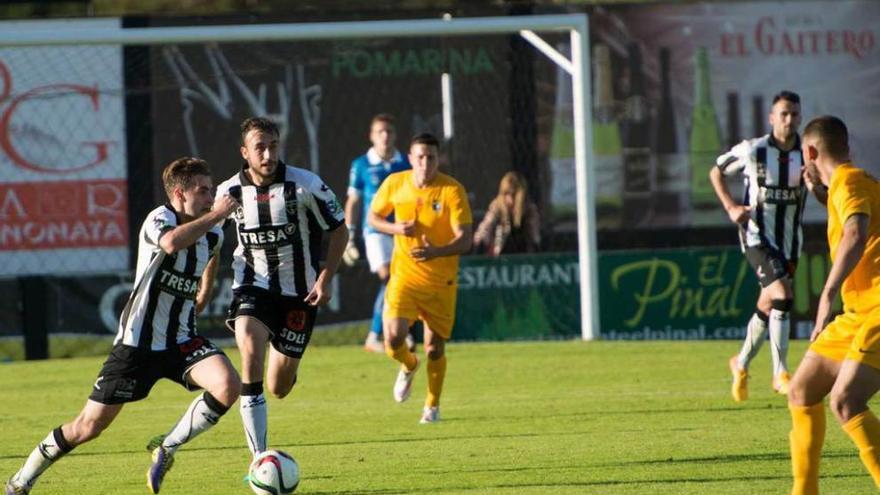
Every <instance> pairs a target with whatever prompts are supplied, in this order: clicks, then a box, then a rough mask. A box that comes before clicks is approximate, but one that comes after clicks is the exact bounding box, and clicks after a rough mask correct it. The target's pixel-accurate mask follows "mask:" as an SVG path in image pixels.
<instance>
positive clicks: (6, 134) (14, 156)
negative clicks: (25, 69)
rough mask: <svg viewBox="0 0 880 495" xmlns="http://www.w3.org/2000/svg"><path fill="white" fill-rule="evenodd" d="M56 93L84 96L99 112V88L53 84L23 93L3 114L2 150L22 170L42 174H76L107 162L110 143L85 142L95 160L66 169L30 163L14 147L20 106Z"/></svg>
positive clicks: (0, 134) (0, 131) (0, 138)
mask: <svg viewBox="0 0 880 495" xmlns="http://www.w3.org/2000/svg"><path fill="white" fill-rule="evenodd" d="M9 84H10V85H11V79H10V83H9ZM56 91H68V92H69V91H72V92H74V93H77V94H80V95H83V96H85V97H87V98H89V100H90V101H91V104H92V108H93V109H94V111H95V112H98V111H99V108H98V107H99V102H100V100H99V98H98V97H99V93H98V88H95V87H89V86H81V85H79V84H52V85H48V86H40V87H37V88H33V89H31V90H29V91H26V92H25V93H23V94H21V95H19V96H16V97H15V98H13V99H12V100H11V102H10V103H9V106H8V107H7V108H6V110H5V111H4V112H3V115H2V117H0V148H2V149H3V151H5V152H6V154H7V155H8V156H9V158H10V159H11V160H12V161H13V163H15V164H16V165H18V166H20V167H22V168H26V169H28V170H34V171H36V172H42V173H52V174H59V173H69V172H76V171H80V170H84V169H87V168H89V167H93V166H95V165H98V164H99V163H101V162H103V161H105V160H107V157H108V155H109V152H108V145H109V143H108V142H107V141H84V142H83V143H81V144H82V145H84V146H91V147H93V148H94V149H95V159H94V160H92V161H90V162H88V163H85V164H79V165H74V166H71V167H65V168H56V167H50V166H46V165H45V164H38V163H34V162H32V161H29V160H28V159H27V158H25V157H24V156H22V155H21V153H19V151H18V150H17V149H16V148H15V146H14V145H13V142H12V132H11V131H12V129H11V121H12V117H13V116H14V115H15V111H16V110H17V109H18V107H19V105H20V104H21V103H23V102H26V101H27V100H29V99H31V98H33V97H35V96H39V95H44V94H46V93H52V92H56Z"/></svg>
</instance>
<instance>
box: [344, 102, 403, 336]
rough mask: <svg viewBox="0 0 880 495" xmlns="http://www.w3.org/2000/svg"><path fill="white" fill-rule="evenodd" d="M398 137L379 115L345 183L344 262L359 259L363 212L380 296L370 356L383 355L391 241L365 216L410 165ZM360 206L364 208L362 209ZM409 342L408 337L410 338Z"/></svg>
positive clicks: (388, 119) (369, 257) (372, 325)
mask: <svg viewBox="0 0 880 495" xmlns="http://www.w3.org/2000/svg"><path fill="white" fill-rule="evenodd" d="M396 137H397V135H396V133H395V130H394V117H392V116H391V115H388V114H385V113H381V114H379V115H376V116H375V117H373V120H372V122H370V142H371V143H372V145H373V146H372V147H371V148H370V149H369V150H367V152H366V153H364V154H363V155H361V156H359V157H357V158H356V159H355V160H354V161H352V162H351V172H350V173H349V181H348V198H347V199H346V200H345V224H346V227H347V228H348V246H347V247H346V248H345V255H344V256H343V261H345V263H346V264H348V265H353V264H354V262H355V261H356V260H357V259H358V258H359V257H360V256H359V253H358V252H357V247H356V245H355V242H354V241H355V234H356V233H357V224H358V217H359V214H360V213H361V212H360V210H361V208H363V217H362V218H363V220H364V221H363V239H364V248H365V249H366V251H367V262H368V263H369V265H370V271H371V272H373V273H375V274H376V275H377V276H378V277H379V283H380V284H381V285H380V288H379V293H378V294H376V301H375V303H373V319H372V320H371V323H370V331H369V333H368V334H367V340H366V341H365V342H364V349H366V350H368V351H372V352H382V353H384V352H385V346H384V344H383V343H382V340H381V335H382V308H383V307H384V301H385V286H386V284H387V283H388V275H389V274H390V273H389V266H390V265H391V250H392V248H393V247H394V239H393V237H392V236H390V235H388V234H383V233H382V232H378V231H376V229H374V228H372V227H370V225H369V224H368V223H367V221H366V218H367V213H368V212H369V209H370V204H371V203H372V201H373V196H374V195H375V194H376V191H377V190H378V189H379V186H380V185H382V182H383V181H385V178H386V177H388V176H389V175H391V174H393V173H395V172H402V171H404V170H409V169H410V166H409V162H408V161H407V160H406V157H405V156H404V155H402V154H401V153H400V152H399V151H397V149H395V147H394V142H395V139H396ZM362 205H363V206H362ZM410 338H411V337H410Z"/></svg>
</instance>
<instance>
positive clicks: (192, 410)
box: [162, 392, 229, 454]
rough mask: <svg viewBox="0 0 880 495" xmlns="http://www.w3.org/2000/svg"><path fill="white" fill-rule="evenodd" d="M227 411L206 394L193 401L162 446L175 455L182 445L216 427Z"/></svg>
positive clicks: (226, 408)
mask: <svg viewBox="0 0 880 495" xmlns="http://www.w3.org/2000/svg"><path fill="white" fill-rule="evenodd" d="M227 410H229V408H228V407H226V406H224V405H223V404H221V403H220V402H219V401H218V400H217V399H215V398H214V396H212V395H211V394H209V393H208V392H204V393H203V394H202V395H200V396H198V397H196V398H195V400H193V401H192V403H191V404H190V405H189V408H188V409H187V410H186V412H185V413H184V414H183V416H181V418H180V419H179V420H178V421H177V424H176V425H174V428H172V429H171V432H170V433H168V436H166V437H165V440H164V441H163V442H162V446H163V447H165V448H166V449H168V450H170V451H171V453H172V454H173V453H174V452H176V451H177V449H178V448H180V446H181V445H183V444H185V443H186V442H189V441H190V440H192V439H193V438H195V437H196V436H198V435H199V434H200V433H202V432H204V431H207V430H208V429H209V428H211V427H212V426H214V425H216V424H217V422H218V421H220V417H221V416H223V415H224V414H226V411H227Z"/></svg>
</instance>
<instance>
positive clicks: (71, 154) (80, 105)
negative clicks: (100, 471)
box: [0, 15, 598, 338]
mask: <svg viewBox="0 0 880 495" xmlns="http://www.w3.org/2000/svg"><path fill="white" fill-rule="evenodd" d="M151 22H153V23H154V24H152V25H151V26H150V27H133V26H123V25H122V21H120V20H118V19H102V20H84V21H33V22H30V21H29V22H15V23H3V24H2V25H3V28H2V30H0V267H2V268H0V278H2V277H20V276H28V275H68V276H82V275H85V274H95V275H106V274H116V273H119V272H125V271H128V270H129V268H130V267H131V266H132V263H133V260H132V259H131V256H132V253H133V252H134V251H132V249H131V247H132V245H133V244H136V240H137V229H138V228H139V226H140V222H141V221H142V220H143V218H144V216H145V215H146V213H147V212H148V211H149V210H150V209H152V208H154V207H155V206H156V205H157V204H161V203H162V202H164V201H166V198H165V193H164V191H163V189H162V185H161V181H160V176H161V170H162V168H163V167H164V165H165V164H167V163H169V162H170V161H171V160H173V159H174V158H177V157H179V156H184V155H191V156H199V157H201V158H204V159H206V160H207V161H208V162H209V163H210V164H211V166H212V169H213V172H214V175H215V181H214V182H215V184H217V183H219V182H220V181H222V180H224V179H225V178H227V177H229V176H231V175H233V174H234V173H236V171H237V170H238V169H239V168H240V167H241V163H242V162H241V156H240V154H239V152H238V146H239V140H240V137H239V131H238V125H239V123H240V122H241V121H242V120H243V119H245V118H247V117H249V116H266V117H268V118H270V119H271V120H273V121H274V122H275V123H277V124H278V126H279V129H280V131H281V136H280V138H281V150H282V151H281V154H282V157H283V159H284V160H285V161H286V162H287V163H289V164H292V165H295V166H299V167H303V168H307V169H310V170H312V171H314V172H316V173H318V174H319V175H320V176H321V177H322V178H323V179H324V181H325V182H326V183H327V184H328V185H330V186H331V188H332V189H333V190H334V191H335V192H336V194H337V195H338V196H339V197H340V199H344V197H345V194H346V189H347V185H348V175H349V168H350V163H351V161H352V159H353V158H355V157H357V156H358V155H361V154H363V153H365V152H366V151H367V149H368V148H369V146H370V143H369V140H368V130H369V129H368V128H369V123H370V119H371V118H372V117H373V116H374V115H375V114H378V113H389V114H392V115H393V116H395V118H396V122H395V123H396V126H395V127H396V130H397V147H398V149H400V150H402V151H404V152H405V150H406V145H407V141H408V139H409V137H410V136H412V135H414V134H417V133H421V132H430V133H433V134H435V135H437V136H438V137H440V138H441V141H442V142H443V145H442V150H441V156H442V159H441V161H442V167H443V168H442V171H444V172H446V173H449V174H450V175H452V176H453V177H455V178H456V179H457V180H459V181H460V182H461V183H462V184H464V185H465V187H466V189H467V190H468V193H469V198H470V201H471V206H472V208H473V209H474V212H475V221H477V222H478V221H479V220H480V217H481V216H482V213H483V212H484V211H485V209H486V207H487V206H488V204H489V202H490V201H491V200H492V199H493V198H494V197H495V196H496V194H497V193H498V183H499V180H500V178H501V177H502V176H503V175H504V174H505V173H506V172H508V171H511V170H514V171H518V172H520V173H522V174H523V175H524V176H525V177H526V179H527V180H528V182H529V185H530V188H531V189H532V191H531V197H532V198H533V199H534V200H535V201H536V203H537V204H538V206H539V209H540V211H541V216H542V223H543V228H542V231H543V233H544V234H545V244H549V243H551V242H557V243H559V244H560V245H562V246H565V247H570V248H574V246H575V245H578V243H579V244H580V256H581V259H580V261H581V262H580V268H578V265H577V264H574V265H573V267H569V266H567V265H566V266H563V265H564V263H562V264H559V266H556V265H553V264H552V263H550V262H548V264H547V266H546V267H545V268H543V269H542V268H541V267H537V268H536V267H534V266H533V267H531V268H528V267H527V268H525V269H523V268H522V267H516V266H514V267H507V268H503V267H502V268H498V267H494V268H493V267H491V266H490V267H481V266H476V265H475V266H474V267H473V269H472V271H471V272H470V273H469V274H468V278H467V280H469V281H470V282H471V283H472V284H476V285H479V284H481V283H482V284H485V283H488V282H486V280H489V279H490V278H492V277H494V279H493V280H495V282H493V283H495V284H496V285H495V287H496V288H503V287H504V284H505V283H507V284H512V283H514V282H512V280H513V279H514V278H515V279H516V281H517V282H516V283H518V284H525V285H528V284H533V286H532V287H530V288H531V289H532V292H534V291H538V292H540V291H542V290H546V289H550V290H553V288H552V287H549V286H547V284H548V283H550V284H551V285H552V282H553V280H556V279H559V280H562V281H563V282H566V281H567V283H568V284H569V285H571V284H575V285H576V284H577V281H578V278H580V279H581V280H585V281H586V283H585V284H584V285H583V286H584V287H585V288H589V287H595V285H596V284H595V276H594V274H593V273H594V270H593V269H592V266H594V265H595V260H594V259H593V257H594V256H595V240H594V233H592V232H591V229H590V228H589V226H588V225H589V222H590V218H591V215H592V213H590V210H591V209H590V208H586V205H587V204H588V201H589V200H590V194H591V193H590V191H589V190H588V188H586V184H587V183H588V181H587V180H586V173H587V170H586V167H585V164H586V155H587V150H588V145H589V143H587V142H586V139H584V136H585V135H587V134H585V133H586V132H589V131H588V127H589V125H590V124H589V119H586V118H585V109H586V108H588V106H587V104H586V103H585V100H586V99H587V95H588V94H589V92H588V91H587V88H588V84H589V77H588V75H589V72H588V70H589V69H588V67H589V66H588V65H586V64H585V61H586V56H587V54H586V53H584V47H585V46H586V18H585V16H583V15H571V16H567V15H565V16H533V17H509V18H485V19H452V20H445V21H444V20H440V19H437V20H430V21H429V20H413V21H369V22H358V23H323V24H300V25H294V24H289V25H283V24H271V25H234V26H199V27H175V26H161V25H157V24H155V23H160V22H162V21H158V20H154V21H151ZM535 33H537V34H535ZM573 41H574V44H573ZM585 67H586V68H585ZM560 91H564V92H565V93H566V94H564V95H560ZM560 112H561V113H560ZM560 136H562V137H561V138H560ZM560 141H562V142H564V143H565V144H567V147H566V149H565V150H562V151H560V150H559V147H560ZM563 147H565V146H563ZM560 163H562V165H560ZM576 164H579V165H578V166H576ZM560 191H564V192H563V193H560ZM560 194H561V195H562V196H560ZM560 198H561V199H560ZM579 202H582V204H578V203H579ZM566 226H568V228H569V230H568V232H566ZM566 235H567V236H569V237H570V238H571V242H568V243H567V244H566V242H565V236H566ZM227 237H234V236H227ZM232 241H234V239H229V240H228V241H227V243H230V242H232ZM551 247H552V246H551ZM560 267H562V268H560ZM493 270H494V271H493ZM541 270H543V271H541ZM492 273H494V274H495V275H492ZM487 277H488V278H487ZM505 277H506V278H505ZM554 277H555V278H554ZM548 281H549V282H548ZM542 284H544V285H542ZM340 290H342V291H345V290H346V287H341V289H340ZM116 292H118V293H124V292H122V291H116ZM352 292H353V293H354V292H357V291H352ZM529 294H531V293H529ZM577 294H578V293H577V291H575V292H574V293H573V294H572V297H573V298H574V300H571V301H569V304H568V307H569V309H570V310H571V308H574V311H576V310H577V309H576V308H577V307H578V302H580V305H581V306H582V308H581V311H582V316H583V321H584V323H583V331H581V329H577V328H574V329H571V330H573V331H574V332H575V333H576V334H582V335H583V336H584V337H585V338H592V337H593V331H594V329H595V328H597V325H596V324H595V322H597V321H598V319H597V318H596V316H595V314H594V312H595V306H596V304H595V300H596V293H595V290H590V289H588V290H586V291H585V294H582V295H580V296H578V295H577ZM358 297H366V296H357V295H354V294H353V295H351V296H349V298H348V301H352V302H353V303H357V304H369V300H368V299H364V300H363V301H358V300H357V298H358ZM342 301H343V304H345V301H346V298H343V299H342ZM529 301H532V302H531V303H530V302H529ZM117 302H118V301H117ZM222 303H223V301H222V300H221V301H219V302H218V303H217V304H216V307H217V308H218V311H220V309H219V308H221V306H222ZM532 303H534V296H531V295H529V296H527V298H526V300H525V301H522V302H521V304H520V306H526V305H528V304H532ZM504 304H505V305H507V306H511V305H512V306H514V307H515V306H516V305H517V302H516V301H512V302H511V301H509V300H507V301H505V302H504ZM535 304H538V303H535ZM560 306H563V305H560ZM337 309H339V308H337ZM496 313H497V311H496ZM493 318H495V319H496V320H497V318H498V316H497V314H496V315H495V316H494V317H493ZM521 319H522V320H523V321H527V320H528V317H527V316H523V317H522V318H521Z"/></svg>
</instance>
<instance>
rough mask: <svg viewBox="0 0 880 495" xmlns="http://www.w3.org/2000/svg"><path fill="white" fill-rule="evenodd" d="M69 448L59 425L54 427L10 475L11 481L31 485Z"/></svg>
mask: <svg viewBox="0 0 880 495" xmlns="http://www.w3.org/2000/svg"><path fill="white" fill-rule="evenodd" d="M71 450H73V447H71V446H70V445H69V444H68V443H67V441H66V440H64V435H63V434H62V433H61V427H60V426H59V427H58V428H55V429H54V430H52V431H50V432H49V434H48V435H46V438H45V439H43V441H42V442H40V444H39V445H37V447H36V448H35V449H34V450H33V452H31V455H29V456H28V458H27V460H26V461H24V465H23V466H22V467H21V469H19V470H18V472H17V473H15V475H14V476H13V477H12V482H13V483H15V484H16V485H18V486H33V484H34V483H36V481H37V478H38V477H39V476H40V475H41V474H43V472H44V471H45V470H47V469H49V466H51V465H52V464H53V463H54V462H55V461H57V460H58V459H61V458H62V457H63V456H64V454H66V453H68V452H70V451H71Z"/></svg>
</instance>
